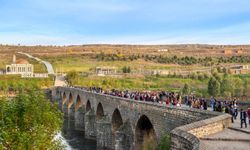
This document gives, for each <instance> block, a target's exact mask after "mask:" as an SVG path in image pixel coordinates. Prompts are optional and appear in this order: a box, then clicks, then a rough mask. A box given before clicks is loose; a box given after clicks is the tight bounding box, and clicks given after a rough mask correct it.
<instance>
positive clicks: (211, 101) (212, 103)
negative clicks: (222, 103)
mask: <svg viewBox="0 0 250 150" xmlns="http://www.w3.org/2000/svg"><path fill="white" fill-rule="evenodd" d="M214 103H215V101H214V98H213V97H211V98H210V106H211V108H212V111H214Z"/></svg>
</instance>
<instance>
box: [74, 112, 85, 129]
mask: <svg viewBox="0 0 250 150" xmlns="http://www.w3.org/2000/svg"><path fill="white" fill-rule="evenodd" d="M84 116H85V112H84V110H83V109H82V108H80V109H78V110H77V111H76V112H75V129H76V130H79V131H84Z"/></svg>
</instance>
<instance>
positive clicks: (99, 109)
mask: <svg viewBox="0 0 250 150" xmlns="http://www.w3.org/2000/svg"><path fill="white" fill-rule="evenodd" d="M103 116H104V110H103V106H102V103H99V104H98V105H97V109H96V120H100V119H102V117H103Z"/></svg>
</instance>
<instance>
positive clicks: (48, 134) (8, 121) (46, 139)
mask: <svg viewBox="0 0 250 150" xmlns="http://www.w3.org/2000/svg"><path fill="white" fill-rule="evenodd" d="M62 118H63V117H62V113H61V112H60V111H59V110H58V109H57V107H56V106H55V105H53V104H51V103H50V102H49V101H48V100H46V99H45V97H44V94H43V93H41V92H40V91H30V92H29V93H23V94H20V95H18V96H17V97H15V98H13V99H12V100H7V99H4V98H2V99H0V120H1V121H0V149H16V150H19V149H20V150H21V149H27V150H31V149H61V148H62V145H61V143H60V142H59V141H57V140H54V137H55V135H56V134H57V133H58V132H59V131H60V129H61V126H62Z"/></svg>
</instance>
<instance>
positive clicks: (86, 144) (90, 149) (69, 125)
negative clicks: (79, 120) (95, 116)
mask: <svg viewBox="0 0 250 150" xmlns="http://www.w3.org/2000/svg"><path fill="white" fill-rule="evenodd" d="M62 135H63V137H64V139H66V141H63V142H66V143H67V144H66V146H67V150H95V149H96V141H94V140H88V139H85V138H84V132H83V131H76V130H75V129H74V121H72V120H70V119H68V118H64V123H63V129H62Z"/></svg>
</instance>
